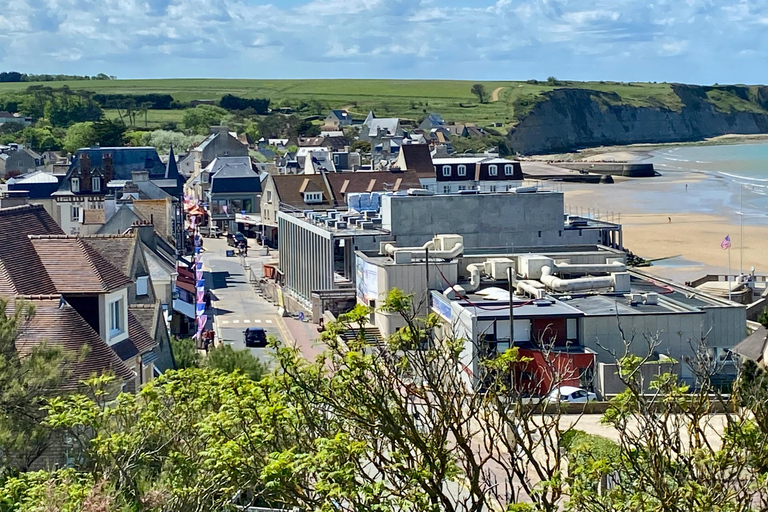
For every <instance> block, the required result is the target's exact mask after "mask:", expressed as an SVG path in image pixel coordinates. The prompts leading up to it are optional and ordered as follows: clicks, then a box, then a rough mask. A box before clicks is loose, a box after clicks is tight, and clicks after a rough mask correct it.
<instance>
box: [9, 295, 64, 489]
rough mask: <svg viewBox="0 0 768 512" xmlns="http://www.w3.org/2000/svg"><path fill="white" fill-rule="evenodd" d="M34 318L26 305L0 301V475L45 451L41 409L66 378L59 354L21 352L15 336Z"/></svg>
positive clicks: (42, 348) (46, 430)
mask: <svg viewBox="0 0 768 512" xmlns="http://www.w3.org/2000/svg"><path fill="white" fill-rule="evenodd" d="M34 314H35V310H34V307H33V306H31V305H30V304H26V303H24V302H23V301H17V302H15V303H9V301H8V300H7V299H3V298H0V476H3V475H4V474H5V473H7V472H9V471H15V470H26V469H27V468H28V467H29V465H30V464H32V463H33V462H34V461H35V460H37V459H38V458H39V457H40V456H41V454H42V453H43V452H44V451H45V449H46V448H47V447H48V446H49V442H50V439H51V435H52V430H51V428H50V426H49V425H47V424H45V423H44V422H43V418H44V417H45V411H44V410H43V405H44V402H45V399H46V398H50V397H52V396H54V395H55V394H56V393H57V388H59V386H60V384H61V383H62V382H63V381H64V380H65V379H66V377H67V373H66V370H65V369H64V368H63V366H62V363H63V361H64V358H65V354H64V353H63V352H62V351H61V350H59V349H55V348H52V347H50V346H48V345H45V344H42V345H39V346H37V347H35V348H33V349H32V350H31V351H30V352H29V353H26V354H24V355H22V354H20V353H19V351H18V349H17V347H16V337H17V334H18V332H19V330H20V329H24V328H25V327H26V325H27V323H28V322H29V321H30V319H31V318H32V316H33V315H34Z"/></svg>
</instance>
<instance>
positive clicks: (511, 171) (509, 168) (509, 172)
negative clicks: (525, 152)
mask: <svg viewBox="0 0 768 512" xmlns="http://www.w3.org/2000/svg"><path fill="white" fill-rule="evenodd" d="M514 173H515V166H513V165H512V164H507V165H505V166H504V174H505V175H507V176H512V175H513V174H514Z"/></svg>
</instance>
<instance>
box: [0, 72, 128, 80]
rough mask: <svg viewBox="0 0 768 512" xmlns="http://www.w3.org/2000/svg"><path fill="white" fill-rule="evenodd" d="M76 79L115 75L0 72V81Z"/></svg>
mask: <svg viewBox="0 0 768 512" xmlns="http://www.w3.org/2000/svg"><path fill="white" fill-rule="evenodd" d="M76 80H117V77H116V76H112V75H107V74H104V73H99V74H98V75H93V76H88V75H49V74H41V75H35V74H31V73H19V72H18V71H2V72H0V82H63V81H76Z"/></svg>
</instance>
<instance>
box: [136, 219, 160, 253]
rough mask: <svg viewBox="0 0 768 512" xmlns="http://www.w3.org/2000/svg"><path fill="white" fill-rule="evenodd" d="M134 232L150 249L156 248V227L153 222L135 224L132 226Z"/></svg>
mask: <svg viewBox="0 0 768 512" xmlns="http://www.w3.org/2000/svg"><path fill="white" fill-rule="evenodd" d="M131 227H132V228H133V230H134V232H136V233H138V234H139V238H140V239H141V241H142V242H144V243H145V244H146V245H147V247H149V248H150V249H154V248H155V226H154V225H153V224H152V223H151V222H146V221H141V222H134V223H133V225H132V226H131Z"/></svg>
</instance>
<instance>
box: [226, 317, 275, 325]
mask: <svg viewBox="0 0 768 512" xmlns="http://www.w3.org/2000/svg"><path fill="white" fill-rule="evenodd" d="M218 322H219V323H220V324H221V325H229V324H232V325H237V324H241V323H242V324H250V323H254V324H260V323H265V324H271V323H274V322H273V321H272V320H270V319H268V318H267V319H264V320H262V319H261V318H256V319H254V320H250V319H245V320H219V321H218Z"/></svg>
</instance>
